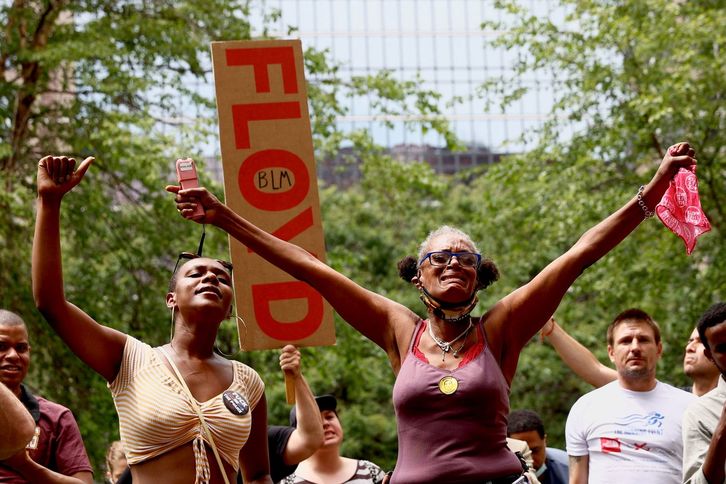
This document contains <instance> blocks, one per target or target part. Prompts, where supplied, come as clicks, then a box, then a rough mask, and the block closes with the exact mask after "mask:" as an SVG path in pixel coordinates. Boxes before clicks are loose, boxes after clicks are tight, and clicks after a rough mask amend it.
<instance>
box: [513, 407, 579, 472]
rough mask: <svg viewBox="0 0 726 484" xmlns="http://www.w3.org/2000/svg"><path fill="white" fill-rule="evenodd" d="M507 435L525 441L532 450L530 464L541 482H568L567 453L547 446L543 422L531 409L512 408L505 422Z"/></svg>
mask: <svg viewBox="0 0 726 484" xmlns="http://www.w3.org/2000/svg"><path fill="white" fill-rule="evenodd" d="M507 434H508V435H509V437H511V438H514V439H518V440H523V441H525V442H527V445H528V446H529V448H530V450H531V451H532V465H533V467H534V471H535V475H536V476H537V479H539V481H540V483H541V484H568V482H569V469H568V463H567V454H566V453H565V452H564V451H562V450H559V449H553V448H550V447H547V433H545V427H544V422H542V419H541V418H540V416H539V415H537V413H536V412H534V411H532V410H513V411H511V412H510V413H509V421H508V423H507Z"/></svg>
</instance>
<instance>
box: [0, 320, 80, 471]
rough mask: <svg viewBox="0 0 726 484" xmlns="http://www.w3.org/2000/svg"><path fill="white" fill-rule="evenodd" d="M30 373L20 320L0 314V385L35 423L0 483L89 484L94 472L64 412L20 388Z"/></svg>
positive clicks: (3, 466)
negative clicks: (25, 442) (4, 387)
mask: <svg viewBox="0 0 726 484" xmlns="http://www.w3.org/2000/svg"><path fill="white" fill-rule="evenodd" d="M29 367H30V342H29V338H28V328H27V327H26V326H25V322H24V321H23V320H22V318H21V317H20V316H18V315H17V314H15V313H13V312H10V311H7V310H5V309H0V382H2V383H3V384H4V385H5V386H6V387H7V388H8V389H9V390H10V392H11V393H12V394H13V395H14V397H15V398H17V399H19V400H20V402H22V404H23V405H24V406H25V408H26V409H27V410H28V412H29V413H30V415H31V416H32V418H33V420H34V422H35V425H34V435H33V436H32V439H31V440H30V442H29V443H28V445H27V447H26V448H25V449H21V450H19V451H18V452H16V453H15V454H13V455H12V456H9V457H7V458H6V459H5V460H3V461H2V462H0V482H14V483H23V482H27V483H29V484H36V483H41V482H42V483H57V484H72V483H75V484H80V483H83V484H91V483H92V482H93V469H92V468H91V463H90V462H89V460H88V455H87V454H86V448H85V447H84V446H83V439H82V438H81V432H80V431H79V429H78V424H77V423H76V419H75V418H73V414H72V413H71V411H70V410H68V409H67V408H66V407H64V406H62V405H59V404H57V403H54V402H51V401H50V400H46V399H45V398H43V397H40V396H38V395H33V394H32V393H31V392H30V390H29V389H28V387H27V386H25V385H24V384H23V381H24V380H25V377H26V376H27V374H28V368H29ZM0 386H2V385H0Z"/></svg>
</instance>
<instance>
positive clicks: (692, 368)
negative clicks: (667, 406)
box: [541, 318, 720, 397]
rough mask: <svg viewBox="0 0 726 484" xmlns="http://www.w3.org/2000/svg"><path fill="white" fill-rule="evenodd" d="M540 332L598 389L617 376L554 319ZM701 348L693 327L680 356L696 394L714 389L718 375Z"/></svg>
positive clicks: (699, 394)
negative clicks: (682, 354)
mask: <svg viewBox="0 0 726 484" xmlns="http://www.w3.org/2000/svg"><path fill="white" fill-rule="evenodd" d="M541 335H542V337H543V338H547V339H548V340H549V342H550V343H552V346H553V347H554V348H555V350H556V351H557V354H559V355H560V358H562V361H564V362H565V364H566V365H567V366H568V367H570V369H571V370H572V371H574V372H575V374H577V376H579V377H580V378H582V379H583V380H585V381H586V382H588V383H589V384H590V385H592V386H594V387H596V388H600V387H601V386H603V385H607V384H608V383H610V382H612V381H615V380H617V379H618V372H617V371H616V370H613V369H612V368H609V367H607V366H605V365H603V364H602V363H600V360H598V359H597V358H596V357H595V355H593V354H592V352H591V351H590V350H588V349H587V348H585V347H584V346H583V345H582V344H580V343H579V342H578V341H577V340H575V339H574V338H573V337H572V336H570V335H569V334H568V333H567V332H566V331H565V330H564V328H562V326H560V325H559V324H557V321H555V318H550V320H549V322H548V323H547V324H546V325H545V326H544V327H543V328H542V332H541ZM704 349H705V348H704V346H703V343H702V342H701V338H700V336H698V330H697V329H696V328H693V331H692V332H691V336H690V337H689V338H688V342H687V343H686V354H685V355H684V356H683V373H685V374H686V376H687V377H688V378H690V379H691V381H692V382H693V383H692V385H691V386H690V388H688V390H689V391H691V392H692V393H693V394H694V395H696V396H697V397H700V396H701V395H704V394H705V393H707V392H709V391H711V390H712V389H714V388H716V384H717V383H718V377H719V375H720V372H719V371H718V368H716V366H715V365H714V364H713V362H712V361H710V360H709V359H708V358H706V355H705V354H704ZM684 390H685V388H684Z"/></svg>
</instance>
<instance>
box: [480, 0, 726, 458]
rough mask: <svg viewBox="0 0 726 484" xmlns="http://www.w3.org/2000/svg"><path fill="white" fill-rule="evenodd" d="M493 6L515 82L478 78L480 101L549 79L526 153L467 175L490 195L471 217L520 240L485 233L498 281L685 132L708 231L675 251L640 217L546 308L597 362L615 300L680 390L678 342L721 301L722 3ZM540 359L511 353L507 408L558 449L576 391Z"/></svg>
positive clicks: (554, 364)
mask: <svg viewBox="0 0 726 484" xmlns="http://www.w3.org/2000/svg"><path fill="white" fill-rule="evenodd" d="M497 4H498V7H499V8H500V9H502V11H503V12H506V15H505V16H504V20H503V21H502V22H499V23H496V22H486V23H485V25H486V26H487V27H491V28H497V29H503V30H505V33H504V34H503V35H501V36H500V37H499V38H497V39H496V40H495V41H494V43H495V44H496V45H498V46H502V47H505V48H507V49H510V50H512V51H517V52H526V53H527V54H526V55H520V56H519V57H518V62H517V64H516V67H515V73H516V75H517V77H515V78H514V79H512V78H506V79H505V78H499V79H492V80H490V81H489V82H488V83H487V84H486V85H485V86H483V88H482V91H483V92H485V93H487V95H488V96H489V100H490V101H491V102H496V101H499V102H501V103H503V104H507V103H511V102H513V101H515V100H516V99H519V98H520V97H521V96H522V95H523V94H524V92H525V91H526V87H525V85H524V83H523V82H520V80H521V79H524V78H525V77H526V75H529V76H531V74H532V73H533V72H541V73H545V74H547V75H550V76H552V77H553V78H554V79H555V86H556V89H555V91H554V95H555V101H556V102H555V108H554V110H553V113H552V116H551V117H550V121H549V122H548V123H546V124H545V126H544V127H543V129H542V130H541V131H538V132H535V133H528V136H529V137H530V139H534V140H536V141H537V148H536V149H534V150H533V151H532V152H531V153H528V154H526V155H525V156H522V157H521V158H519V159H517V160H510V161H508V162H506V163H502V164H500V165H499V166H497V167H494V168H493V169H492V170H491V171H490V172H489V173H487V174H486V175H485V176H484V177H483V178H482V179H481V180H477V183H484V180H486V179H488V178H490V177H495V178H494V179H496V181H497V185H496V186H497V191H496V192H492V193H491V194H489V193H487V194H486V195H484V197H485V212H486V213H495V214H496V217H497V219H498V222H499V227H505V226H506V227H517V228H518V230H522V231H523V232H524V233H526V235H527V236H526V237H525V238H520V239H517V240H512V237H511V235H510V234H509V233H507V234H506V236H504V237H503V239H505V240H497V241H496V247H497V248H498V249H499V248H504V249H505V251H506V252H505V256H506V259H500V260H501V261H502V262H503V264H502V265H503V266H504V267H505V270H504V274H505V277H503V281H502V282H504V283H505V284H507V283H508V281H509V279H508V278H509V277H511V276H512V275H514V276H515V280H514V281H512V282H513V284H512V285H511V287H516V286H517V285H519V284H521V283H522V282H525V281H526V280H527V278H528V277H531V276H532V275H533V274H534V273H535V272H536V271H537V270H539V268H541V267H542V266H543V265H544V264H545V263H546V262H547V261H548V260H551V259H552V258H553V257H554V256H556V255H558V254H560V253H562V252H563V250H565V249H566V248H567V247H568V246H569V245H571V244H572V243H573V242H574V241H575V240H576V238H577V236H578V235H579V234H581V233H582V232H583V231H584V230H585V229H587V228H588V227H589V226H591V225H593V224H594V223H595V222H597V221H598V220H599V219H601V218H603V217H604V216H605V215H607V214H608V213H609V212H611V211H612V210H614V209H616V208H617V207H618V206H619V205H621V204H623V203H624V202H625V201H627V200H628V199H629V198H631V197H632V196H633V194H634V192H635V191H636V189H637V186H638V185H640V184H642V183H643V182H645V181H647V179H648V177H650V176H651V175H652V173H653V171H654V169H655V166H656V163H657V161H658V160H659V159H660V158H661V157H662V155H663V152H664V150H665V149H666V147H667V146H668V145H669V144H672V143H675V142H677V141H680V140H682V139H685V140H688V141H689V142H690V143H691V144H692V145H693V146H694V148H695V149H696V157H697V159H698V176H699V180H700V194H701V202H702V204H703V207H704V209H705V211H706V212H707V214H708V216H709V218H710V221H711V224H712V226H713V230H712V232H710V233H708V234H707V235H705V236H703V237H701V238H700V239H699V241H698V246H697V248H696V250H695V252H694V253H693V254H692V255H691V256H690V257H687V256H686V255H685V254H684V248H683V243H682V241H681V240H680V239H678V238H677V237H675V236H673V235H672V234H670V233H668V232H667V230H666V229H664V227H663V226H662V225H661V224H660V223H659V222H657V221H647V222H645V223H643V224H642V226H641V227H639V228H638V229H637V230H636V231H635V233H633V234H632V235H631V236H630V237H629V238H628V239H627V240H626V241H625V242H623V243H622V244H621V245H620V246H619V247H618V248H616V249H615V250H614V251H613V252H612V253H611V254H609V255H608V256H606V257H605V258H604V259H603V260H602V261H600V262H599V263H598V264H596V265H595V266H594V267H591V268H590V269H588V270H587V271H586V272H585V273H584V274H583V276H582V277H581V278H580V279H579V280H578V281H577V283H576V284H575V285H574V286H573V287H572V289H571V290H570V291H569V293H568V295H567V296H566V297H565V299H564V301H563V303H562V304H561V306H560V308H559V309H558V311H557V314H556V316H557V317H558V320H559V321H560V322H561V323H562V324H563V326H564V327H565V328H566V329H567V330H568V331H570V332H571V334H573V335H574V336H575V337H576V338H578V339H579V340H580V341H581V342H583V343H584V344H585V345H586V346H588V347H589V348H591V349H592V350H593V351H594V352H595V354H596V355H597V356H598V357H600V359H601V361H603V362H605V363H606V364H609V362H608V361H607V357H606V354H605V351H604V345H605V343H604V334H605V327H606V326H607V324H608V323H609V321H610V320H611V319H612V318H613V317H614V316H615V315H616V314H617V313H619V312H620V311H621V310H623V309H625V308H628V307H636V306H637V307H640V308H642V309H644V310H646V311H647V312H649V313H650V314H651V315H653V316H654V317H655V319H656V320H657V321H659V322H660V324H661V326H662V329H663V334H664V343H665V347H666V351H665V352H664V357H663V360H662V362H661V364H660V366H659V372H658V374H659V378H660V379H661V380H663V381H667V382H670V383H673V384H677V385H686V384H687V380H686V378H685V377H684V375H683V373H682V358H683V348H684V342H685V341H686V339H687V337H688V334H689V333H690V331H691V329H692V328H693V325H694V324H695V322H696V320H697V319H698V316H699V315H700V313H701V312H703V310H705V309H706V308H707V307H708V306H709V305H710V304H711V303H712V302H714V301H717V300H724V297H726V279H724V277H723V275H724V273H725V272H724V262H723V257H720V256H719V254H721V253H723V251H724V249H725V247H724V246H725V245H726V240H725V238H724V235H723V226H724V215H726V214H725V213H724V210H723V208H724V204H723V194H724V193H725V191H724V188H725V186H724V180H725V178H724V174H725V172H726V158H725V157H724V148H723V147H724V130H723V126H724V114H726V113H725V112H724V105H723V98H724V92H723V82H722V79H723V77H724V75H725V74H726V66H725V65H724V59H723V56H722V55H720V52H721V51H722V50H723V47H724V41H725V40H726V37H725V34H724V31H723V28H721V27H720V25H723V22H724V20H726V17H725V13H724V9H723V5H722V4H721V3H720V2H700V3H699V2H696V3H693V2H690V3H682V2H671V1H668V0H649V1H630V0H626V1H620V2H604V1H595V0H593V1H585V2H582V1H574V0H573V1H570V0H562V1H560V2H559V9H560V10H561V11H563V12H564V19H562V20H553V19H550V18H546V17H545V18H543V17H541V16H536V15H533V14H531V13H530V12H528V11H527V10H526V8H524V7H522V6H521V4H520V2H516V1H500V2H497ZM553 18H556V16H555V17H553ZM674 39H677V41H674ZM482 191H483V190H482ZM480 211H481V208H480ZM485 233H486V232H485ZM507 289H509V287H508V288H507ZM552 353H553V352H552V351H551V350H550V352H549V353H548V352H547V351H545V350H544V348H542V347H541V346H540V345H538V344H533V345H531V348H529V349H527V350H526V351H525V352H524V353H523V355H522V358H521V359H520V364H519V373H518V376H517V378H516V379H515V382H514V385H513V389H512V408H522V407H529V408H533V409H535V410H537V411H539V412H541V413H542V415H543V416H544V417H545V422H546V423H547V427H548V433H549V435H550V441H551V443H554V444H556V445H564V438H563V432H564V420H565V418H566V416H567V412H568V410H569V406H570V404H571V403H572V402H573V401H574V399H575V398H576V397H577V396H578V395H579V394H580V393H582V392H583V391H586V390H588V389H587V387H583V385H582V384H581V383H579V382H577V380H576V378H575V377H574V376H573V374H572V373H571V372H570V371H569V370H567V369H564V368H562V365H561V363H560V362H559V360H558V359H557V357H556V356H554V355H553V354H552Z"/></svg>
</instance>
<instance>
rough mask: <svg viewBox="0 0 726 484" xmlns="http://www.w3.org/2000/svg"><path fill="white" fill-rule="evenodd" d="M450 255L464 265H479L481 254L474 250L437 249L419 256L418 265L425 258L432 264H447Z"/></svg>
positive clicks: (450, 257) (449, 260)
mask: <svg viewBox="0 0 726 484" xmlns="http://www.w3.org/2000/svg"><path fill="white" fill-rule="evenodd" d="M452 257H456V260H458V261H459V264H461V265H462V266H464V267H479V263H480V262H481V254H477V253H476V252H451V251H448V250H438V251H435V252H429V253H428V254H426V255H425V256H423V257H422V258H421V260H420V261H419V263H418V265H419V266H421V264H423V263H424V262H426V259H428V260H429V262H430V263H431V265H432V266H447V265H449V263H450V262H451V259H452Z"/></svg>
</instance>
